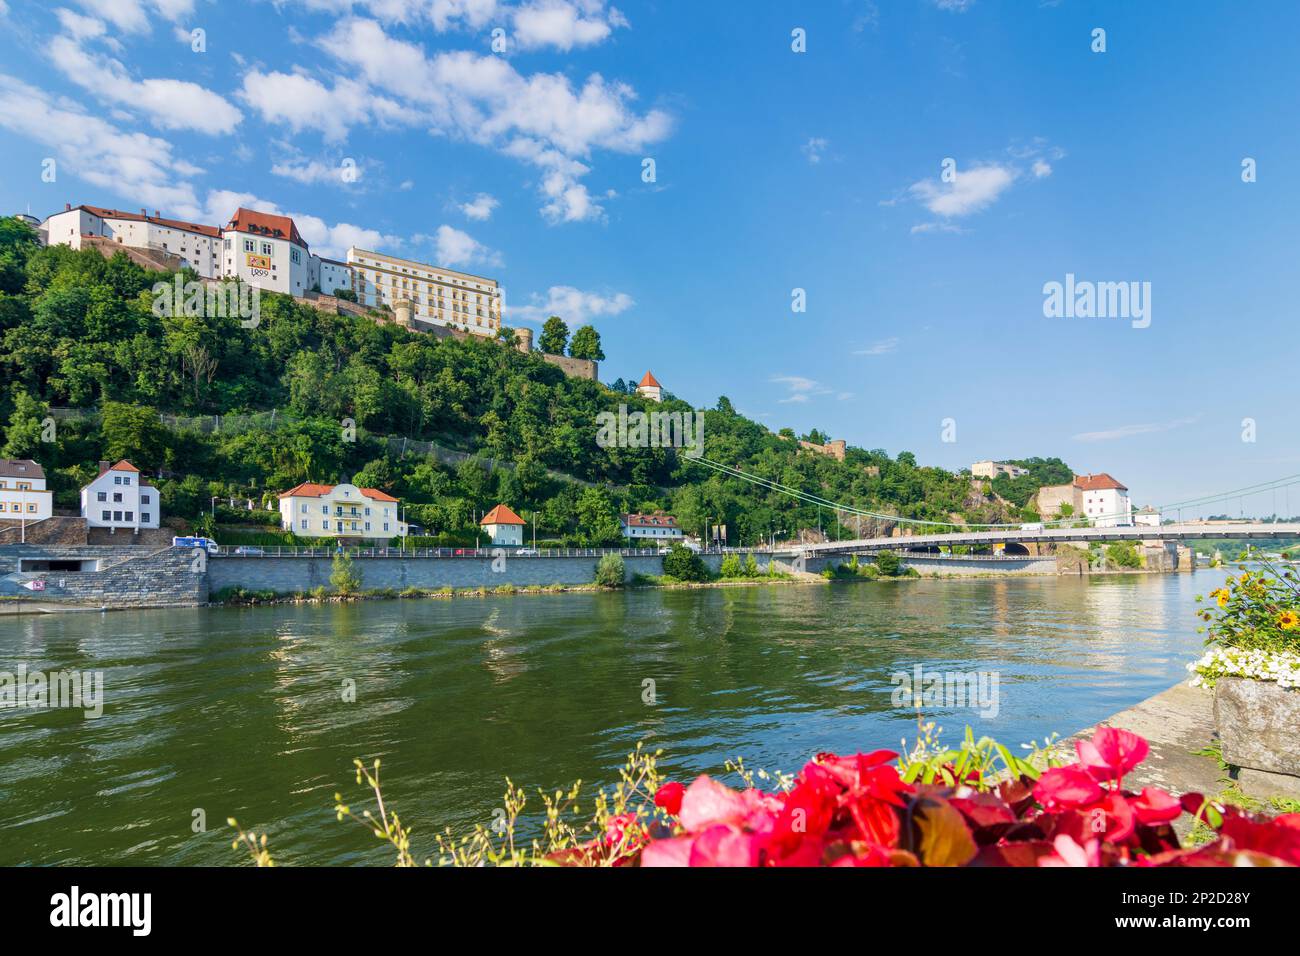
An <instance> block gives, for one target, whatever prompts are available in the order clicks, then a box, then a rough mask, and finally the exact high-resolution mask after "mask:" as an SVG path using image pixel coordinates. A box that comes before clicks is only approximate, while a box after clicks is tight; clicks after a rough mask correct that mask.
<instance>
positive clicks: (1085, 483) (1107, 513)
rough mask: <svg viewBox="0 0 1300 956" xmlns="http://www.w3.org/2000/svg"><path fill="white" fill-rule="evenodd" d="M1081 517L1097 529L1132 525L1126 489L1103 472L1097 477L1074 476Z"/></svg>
mask: <svg viewBox="0 0 1300 956" xmlns="http://www.w3.org/2000/svg"><path fill="white" fill-rule="evenodd" d="M1074 487H1075V488H1077V489H1078V495H1079V498H1080V505H1081V507H1082V510H1083V516H1084V517H1085V518H1087V519H1088V520H1089V521H1091V522H1092V523H1093V525H1094V526H1096V527H1098V528H1114V527H1119V526H1124V527H1128V526H1130V525H1132V524H1133V504H1132V502H1131V501H1130V500H1129V496H1128V489H1127V488H1125V487H1124V486H1123V485H1121V484H1120V483H1119V482H1118V481H1116V480H1115V479H1114V478H1112V477H1111V476H1110V475H1108V474H1106V473H1105V472H1104V471H1103V472H1102V473H1101V474H1099V475H1075V476H1074Z"/></svg>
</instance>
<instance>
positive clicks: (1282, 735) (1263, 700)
mask: <svg viewBox="0 0 1300 956" xmlns="http://www.w3.org/2000/svg"><path fill="white" fill-rule="evenodd" d="M1214 725H1215V728H1216V729H1217V730H1218V732H1219V740H1220V741H1221V742H1222V744H1223V759H1224V760H1225V761H1226V762H1227V763H1229V764H1232V765H1233V766H1237V767H1243V768H1249V769H1253V770H1265V771H1268V772H1270V773H1280V774H1290V775H1292V776H1296V777H1300V689H1297V688H1286V687H1281V686H1279V685H1278V684H1276V683H1274V682H1272V681H1260V680H1247V679H1245V678H1241V677H1221V678H1219V680H1218V681H1217V682H1216V684H1215V685H1214Z"/></svg>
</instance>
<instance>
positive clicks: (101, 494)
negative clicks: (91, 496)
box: [95, 491, 108, 501]
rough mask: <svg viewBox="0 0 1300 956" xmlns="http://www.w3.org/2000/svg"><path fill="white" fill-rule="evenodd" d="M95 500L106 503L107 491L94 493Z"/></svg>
mask: <svg viewBox="0 0 1300 956" xmlns="http://www.w3.org/2000/svg"><path fill="white" fill-rule="evenodd" d="M95 500H96V501H107V500H108V492H107V491H97V492H95Z"/></svg>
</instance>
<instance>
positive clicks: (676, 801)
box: [655, 780, 686, 816]
mask: <svg viewBox="0 0 1300 956" xmlns="http://www.w3.org/2000/svg"><path fill="white" fill-rule="evenodd" d="M684 793H686V787H685V786H684V785H682V784H680V783H678V782H677V781H676V780H673V781H670V782H669V783H665V784H664V785H663V786H662V787H660V788H659V789H658V790H656V791H655V806H656V807H662V808H663V809H664V810H665V811H666V812H668V813H670V814H672V815H673V816H677V814H679V813H681V812H682V794H684Z"/></svg>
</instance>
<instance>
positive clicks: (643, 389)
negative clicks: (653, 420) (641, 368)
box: [636, 372, 664, 402]
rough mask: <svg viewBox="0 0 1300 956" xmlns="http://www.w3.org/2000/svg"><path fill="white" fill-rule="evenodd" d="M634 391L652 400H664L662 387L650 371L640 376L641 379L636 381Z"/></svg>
mask: <svg viewBox="0 0 1300 956" xmlns="http://www.w3.org/2000/svg"><path fill="white" fill-rule="evenodd" d="M636 393H637V394H638V395H640V396H641V397H642V398H648V399H650V401H652V402H662V401H663V400H664V389H663V386H662V385H660V384H659V381H658V380H657V379H656V378H655V377H654V375H653V374H651V373H650V372H646V373H645V374H644V375H642V376H641V381H640V382H638V383H637V386H636Z"/></svg>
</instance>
